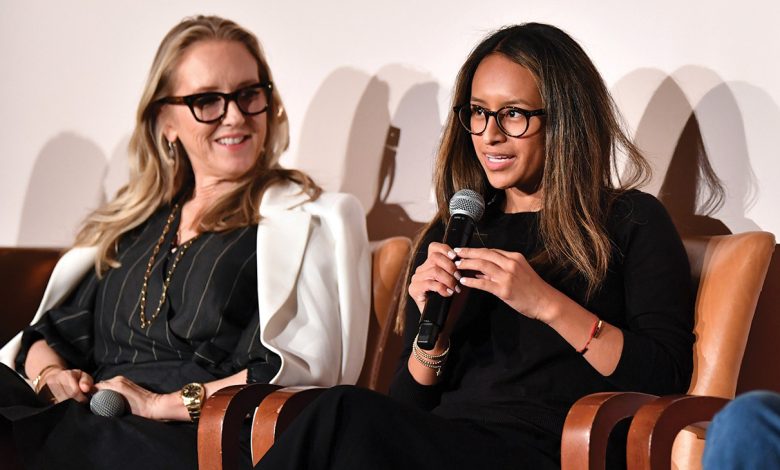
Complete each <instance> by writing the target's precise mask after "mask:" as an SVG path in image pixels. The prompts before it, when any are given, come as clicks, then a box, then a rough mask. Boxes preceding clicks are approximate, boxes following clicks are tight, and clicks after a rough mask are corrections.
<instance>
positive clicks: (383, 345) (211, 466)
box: [198, 237, 412, 470]
mask: <svg viewBox="0 0 780 470" xmlns="http://www.w3.org/2000/svg"><path fill="white" fill-rule="evenodd" d="M411 246H412V244H411V241H410V240H409V239H408V238H406V237H392V238H388V239H385V240H382V241H379V242H374V243H373V246H372V274H371V276H372V280H371V285H372V302H371V305H372V312H371V313H372V314H371V319H370V323H369V329H368V343H367V348H366V358H365V362H364V364H363V371H362V372H361V374H360V379H359V380H358V385H359V386H363V387H366V388H370V389H372V390H376V391H380V392H386V391H387V390H388V388H389V385H390V380H391V379H392V376H393V373H394V372H395V367H396V365H397V364H396V359H397V358H398V356H399V355H400V352H401V347H402V345H401V337H400V336H399V335H396V334H394V333H393V326H394V325H395V312H396V310H397V308H396V307H397V305H398V301H399V298H400V292H401V290H402V287H403V282H402V280H403V273H404V271H405V267H406V264H407V262H408V260H409V256H410V252H411ZM323 390H324V389H322V388H318V387H286V388H282V387H279V386H278V385H269V384H246V385H236V386H232V387H226V388H224V389H222V390H220V391H218V392H216V393H214V394H213V395H212V396H211V397H209V399H208V400H206V403H205V404H204V406H203V410H202V411H201V417H200V423H199V425H198V466H199V468H202V469H208V470H221V469H231V468H235V467H236V466H237V462H238V457H239V432H240V431H241V429H242V425H243V422H244V420H245V419H246V417H247V415H248V414H252V413H253V424H252V461H253V462H254V463H257V462H258V461H259V460H260V458H261V457H262V456H263V455H264V454H265V452H266V451H267V450H268V449H269V448H270V447H271V445H273V441H274V437H275V436H276V435H277V434H278V433H280V432H281V431H282V430H283V429H284V428H285V427H286V426H287V425H288V424H289V423H290V422H291V421H292V419H293V418H294V417H295V416H296V415H297V414H298V412H299V411H300V410H301V409H302V408H303V407H304V406H306V405H307V404H308V403H309V402H311V400H312V399H313V398H314V397H316V396H317V395H318V394H319V393H320V392H321V391H323Z"/></svg>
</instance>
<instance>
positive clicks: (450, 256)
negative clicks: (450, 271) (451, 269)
mask: <svg viewBox="0 0 780 470" xmlns="http://www.w3.org/2000/svg"><path fill="white" fill-rule="evenodd" d="M455 249H456V250H457V248H455ZM457 257H458V255H456V254H455V253H453V252H452V251H448V252H447V258H449V259H455V258H457Z"/></svg>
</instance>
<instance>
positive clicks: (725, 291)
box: [561, 232, 775, 470]
mask: <svg viewBox="0 0 780 470" xmlns="http://www.w3.org/2000/svg"><path fill="white" fill-rule="evenodd" d="M683 241H684V243H685V249H686V251H687V253H688V258H689V261H690V264H691V276H692V278H693V280H694V285H696V286H698V290H697V294H696V310H695V326H694V332H695V334H696V342H695V344H694V369H693V376H692V378H691V385H690V388H689V390H688V394H687V395H676V396H666V397H660V398H659V397H655V396H653V395H647V394H641V393H634V392H607V393H597V394H593V395H589V396H586V397H583V398H582V399H580V400H578V401H577V402H576V403H575V404H574V406H573V407H572V408H571V410H570V411H569V414H568V416H567V418H566V422H565V424H564V429H563V436H562V444H561V468H562V469H563V470H575V469H590V470H598V469H604V468H605V456H606V448H607V439H608V437H609V433H610V431H611V430H612V429H613V427H614V426H615V424H616V423H617V422H618V421H620V420H622V419H623V418H627V417H631V416H634V418H633V420H632V422H631V427H630V428H629V432H628V444H627V460H628V462H627V463H628V468H629V469H648V468H652V469H660V468H664V469H668V468H672V463H674V466H675V468H679V469H689V468H699V467H700V463H699V462H700V461H701V454H702V451H703V449H704V437H705V436H704V435H705V430H706V424H704V423H703V422H706V421H709V420H710V419H711V417H712V415H713V414H714V413H715V412H717V411H718V410H719V409H720V408H721V407H722V406H723V405H724V404H725V403H727V402H728V400H729V399H732V398H734V394H735V391H736V385H737V378H738V376H739V369H740V365H741V363H742V356H743V354H744V351H745V345H746V342H747V337H748V333H749V332H750V325H751V322H752V319H753V313H754V312H755V308H756V303H757V302H758V297H759V294H760V292H761V288H762V286H763V284H764V278H765V276H766V273H767V268H768V267H769V261H770V259H771V257H772V252H773V251H774V248H775V237H774V235H772V234H771V233H767V232H748V233H741V234H735V235H723V236H713V237H695V238H684V239H683Z"/></svg>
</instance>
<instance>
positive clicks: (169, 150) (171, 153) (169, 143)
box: [167, 140, 176, 158]
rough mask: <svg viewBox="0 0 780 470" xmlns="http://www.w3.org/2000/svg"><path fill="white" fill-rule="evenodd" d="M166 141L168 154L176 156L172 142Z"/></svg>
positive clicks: (172, 156)
mask: <svg viewBox="0 0 780 470" xmlns="http://www.w3.org/2000/svg"><path fill="white" fill-rule="evenodd" d="M167 142H168V156H169V157H171V158H176V147H174V145H173V142H171V141H170V140H169V141H167Z"/></svg>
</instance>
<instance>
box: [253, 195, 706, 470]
mask: <svg viewBox="0 0 780 470" xmlns="http://www.w3.org/2000/svg"><path fill="white" fill-rule="evenodd" d="M499 206H500V201H497V202H496V203H494V204H491V205H489V207H488V211H487V213H486V215H485V217H484V218H483V221H482V222H481V223H480V225H479V227H478V232H477V233H476V234H475V236H474V237H473V238H472V241H471V244H470V245H471V246H473V247H482V246H485V247H490V248H500V249H503V250H507V251H515V252H520V253H522V254H524V255H525V256H526V257H531V256H532V255H533V254H534V253H537V252H538V250H539V248H540V243H541V240H540V239H539V236H538V234H539V231H538V217H539V214H538V213H518V214H503V213H501V212H500V211H499V210H498V207H499ZM607 230H608V232H609V234H610V238H611V240H612V242H613V256H612V261H611V264H610V266H609V272H608V274H607V277H606V279H605V281H604V282H603V284H602V285H601V287H600V289H599V291H598V292H597V293H596V294H595V295H594V296H593V297H591V298H590V299H589V300H587V299H586V298H585V283H584V282H583V280H582V279H581V278H577V277H575V278H573V279H566V278H565V276H563V275H562V274H556V273H541V275H542V277H543V278H545V280H546V281H547V282H549V283H550V284H551V285H553V286H555V287H556V288H557V289H559V290H560V291H562V292H563V293H565V294H566V295H568V296H569V297H571V298H572V299H574V300H575V301H577V302H578V303H580V304H581V305H583V306H584V307H585V308H587V309H588V310H589V311H591V312H593V313H594V314H596V315H597V316H599V317H600V318H601V319H603V320H604V321H606V322H608V323H610V324H612V325H614V326H616V327H618V328H620V329H621V330H622V331H623V337H624V345H623V351H622V354H621V357H620V360H619V362H618V365H617V368H616V369H615V371H614V373H612V374H611V375H610V376H606V377H605V376H602V375H601V374H600V373H598V372H597V371H596V370H595V369H593V367H592V366H591V365H590V364H589V363H588V362H587V360H586V359H585V358H584V357H582V356H581V355H580V354H579V353H578V352H577V351H576V350H575V348H574V347H572V346H571V345H570V344H569V343H567V342H566V341H565V340H564V339H563V338H562V337H561V336H560V335H558V333H557V332H555V331H554V330H553V329H552V328H550V327H548V326H547V325H545V324H544V323H542V322H539V321H536V320H532V319H529V318H528V317H525V316H524V315H521V314H519V313H518V312H516V311H514V310H513V309H512V308H511V307H509V306H508V305H506V304H505V303H503V302H501V301H500V300H499V299H498V298H496V297H495V296H493V295H491V294H488V293H485V292H481V291H477V290H472V291H470V292H468V294H467V295H468V299H467V300H466V304H465V307H464V309H463V313H462V314H461V316H460V318H459V319H458V322H457V323H456V325H455V327H454V330H453V333H452V336H451V349H450V357H449V358H448V362H447V364H446V366H445V369H444V376H443V378H442V381H441V382H440V383H438V384H437V385H435V386H423V385H420V384H418V383H417V382H416V381H415V380H414V378H412V376H411V374H410V373H409V370H408V367H407V365H406V364H407V360H408V358H409V355H410V354H411V345H412V341H413V338H414V336H415V334H416V333H417V328H416V325H417V322H418V321H419V312H418V311H417V307H416V305H415V304H414V302H413V301H412V299H411V298H408V296H407V307H406V312H407V318H406V325H407V328H406V331H405V335H404V341H405V350H404V352H403V355H402V357H401V360H400V362H399V368H398V372H397V374H396V377H395V380H394V383H393V385H392V387H391V391H390V394H391V396H392V398H388V397H384V396H381V395H378V394H374V393H372V392H366V391H363V390H359V389H356V388H350V387H337V388H335V389H332V390H330V391H328V392H326V393H324V394H323V395H321V396H320V397H319V398H318V399H317V400H316V401H315V402H314V403H312V405H310V406H309V407H308V408H307V409H306V410H305V411H304V412H303V413H302V414H301V416H300V417H298V418H297V419H296V421H295V422H294V423H293V425H292V426H291V427H290V428H289V429H288V430H287V431H285V433H284V434H283V435H282V436H281V438H280V439H279V441H277V443H276V444H275V445H274V446H273V447H272V448H271V450H270V451H269V452H268V454H266V457H265V458H264V459H263V460H262V461H261V462H260V464H259V465H258V466H257V467H256V469H288V468H289V469H292V468H330V469H349V468H373V469H379V468H387V469H393V468H424V469H426V470H430V469H437V468H441V469H447V470H452V469H456V468H463V469H469V468H496V469H502V468H507V469H509V468H512V469H517V468H528V469H544V468H557V467H558V466H559V465H560V464H559V462H560V437H561V433H562V428H563V422H564V419H565V416H566V413H567V412H568V410H569V408H570V407H571V405H572V404H573V403H574V402H575V401H576V400H577V399H579V398H580V397H582V396H585V395H587V394H589V393H594V392H601V391H611V390H636V391H642V392H648V393H658V394H667V393H679V392H683V391H684V390H686V388H687V386H688V382H689V381H690V374H691V371H692V345H693V339H694V337H693V334H692V329H693V296H692V292H691V286H690V274H689V272H690V271H689V267H688V262H687V257H686V254H685V251H684V248H683V246H682V243H681V241H680V237H679V235H678V234H677V232H676V230H675V228H674V226H673V225H672V222H671V220H670V218H669V216H668V214H667V213H666V211H665V209H664V208H663V206H662V205H661V204H660V203H659V202H658V201H657V200H656V199H655V198H654V197H652V196H650V195H647V194H644V193H640V192H638V191H631V192H628V193H626V194H624V195H623V196H621V197H620V198H619V199H618V200H617V201H616V202H615V204H614V205H613V208H612V210H611V213H610V216H609V219H608V226H607ZM443 233H444V228H443V227H442V226H438V227H435V228H434V229H433V230H431V231H430V232H429V233H428V234H427V235H426V237H425V239H424V242H423V244H422V245H421V246H422V248H421V249H420V251H419V252H418V253H417V254H416V260H415V267H416V266H419V265H420V264H422V263H423V262H424V261H425V259H426V257H427V244H428V243H430V242H431V241H439V240H441V239H442V238H443ZM465 293H466V292H465V291H464V294H465ZM618 460H619V459H618Z"/></svg>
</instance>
